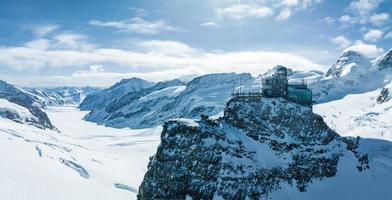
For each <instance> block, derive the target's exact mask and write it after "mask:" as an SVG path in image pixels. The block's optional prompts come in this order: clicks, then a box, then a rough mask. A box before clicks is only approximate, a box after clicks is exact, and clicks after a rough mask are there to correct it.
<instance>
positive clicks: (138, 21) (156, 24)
mask: <svg viewBox="0 0 392 200" xmlns="http://www.w3.org/2000/svg"><path fill="white" fill-rule="evenodd" d="M89 24H90V25H93V26H98V27H110V28H115V29H118V30H120V31H127V32H134V33H143V34H158V33H160V32H162V31H177V29H176V28H174V27H172V26H170V25H169V24H167V23H166V22H165V21H163V20H157V21H146V20H144V19H142V18H140V17H135V18H131V19H129V20H122V21H107V22H103V21H98V20H91V21H89Z"/></svg>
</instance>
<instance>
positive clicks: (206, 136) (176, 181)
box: [138, 97, 392, 199]
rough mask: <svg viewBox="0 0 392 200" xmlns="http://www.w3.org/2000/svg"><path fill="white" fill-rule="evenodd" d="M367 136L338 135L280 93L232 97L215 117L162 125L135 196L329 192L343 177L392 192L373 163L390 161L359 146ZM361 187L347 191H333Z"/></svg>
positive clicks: (324, 195)
mask: <svg viewBox="0 0 392 200" xmlns="http://www.w3.org/2000/svg"><path fill="white" fill-rule="evenodd" d="M367 143H368V142H367V141H364V140H362V139H359V138H344V137H340V136H339V135H338V134H337V133H336V132H334V131H333V130H331V129H330V128H329V127H328V126H327V125H326V124H325V123H324V121H323V119H322V117H320V116H318V115H316V114H314V113H313V112H312V109H311V108H310V107H304V106H301V105H298V104H296V103H293V102H290V101H287V100H285V99H281V98H259V97H255V98H249V97H247V98H244V97H236V98H234V99H231V100H230V101H229V102H228V103H227V105H226V108H225V111H224V116H223V117H221V118H219V119H217V120H214V119H209V118H208V117H207V116H202V119H201V120H199V121H190V120H183V119H177V120H170V121H167V122H166V123H165V124H164V126H163V131H162V134H161V144H160V146H159V147H158V149H157V153H156V155H155V156H153V157H151V159H150V163H149V165H148V171H147V173H146V174H145V177H144V180H143V183H142V184H141V186H140V188H139V194H138V198H139V199H328V198H332V199H333V198H334V197H335V196H334V195H336V194H334V193H333V192H334V190H335V189H337V188H339V187H343V185H345V184H347V185H349V184H352V185H354V187H355V188H361V187H364V188H366V185H369V184H377V189H374V191H373V190H372V191H369V190H368V191H367V192H368V193H369V194H371V195H373V196H374V195H376V193H379V192H384V193H383V194H382V195H384V197H385V195H387V196H388V195H389V196H392V192H391V191H390V190H389V189H388V187H387V186H385V185H382V184H381V183H383V182H385V180H387V179H386V178H388V177H389V178H390V177H391V175H389V174H388V173H386V172H380V171H372V167H377V168H379V167H380V166H382V167H385V168H386V169H392V168H391V166H389V165H388V164H385V163H384V164H383V163H381V164H380V163H377V162H375V163H372V162H373V160H372V157H373V155H374V154H373V153H372V154H370V156H369V155H368V154H367V151H364V150H363V149H369V148H368V147H367V146H369V145H368V144H367ZM383 145H385V144H383ZM388 145H390V144H388ZM381 146H382V145H380V148H381ZM391 147H392V146H389V148H390V149H389V150H388V149H387V150H385V149H384V150H385V151H387V152H391ZM384 150H380V149H378V150H377V151H384ZM372 151H373V150H372ZM384 154H385V153H384ZM377 155H382V154H380V153H377ZM369 157H370V159H369ZM386 160H387V162H390V161H392V159H391V156H387V158H386ZM372 164H373V165H374V166H372ZM373 173H376V175H374V174H373ZM378 173H384V174H382V175H380V174H378ZM370 176H381V177H383V176H384V177H383V178H380V179H379V180H376V179H373V178H371V177H370ZM356 180H358V181H359V182H356ZM331 183H332V184H331ZM347 187H348V188H351V187H352V186H347ZM372 188H373V187H372ZM368 193H365V192H363V191H359V192H357V193H356V194H351V193H350V191H349V190H348V191H346V192H345V191H341V194H339V195H337V196H336V197H342V198H341V199H344V198H345V197H357V196H358V197H368V196H369V195H368ZM376 196H377V195H376ZM358 199H362V198H358Z"/></svg>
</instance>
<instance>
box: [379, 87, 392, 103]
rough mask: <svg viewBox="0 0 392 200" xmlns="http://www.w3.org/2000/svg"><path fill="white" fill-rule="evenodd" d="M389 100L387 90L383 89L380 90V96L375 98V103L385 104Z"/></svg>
mask: <svg viewBox="0 0 392 200" xmlns="http://www.w3.org/2000/svg"><path fill="white" fill-rule="evenodd" d="M390 99H391V97H390V92H389V89H388V88H383V89H382V90H381V93H380V95H379V96H378V97H377V103H378V104H382V103H385V102H387V101H389V100H390Z"/></svg>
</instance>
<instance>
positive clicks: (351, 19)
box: [339, 15, 356, 23]
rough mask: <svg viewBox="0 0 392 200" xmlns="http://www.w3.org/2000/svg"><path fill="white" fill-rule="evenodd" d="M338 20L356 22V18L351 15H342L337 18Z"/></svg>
mask: <svg viewBox="0 0 392 200" xmlns="http://www.w3.org/2000/svg"><path fill="white" fill-rule="evenodd" d="M339 21H340V22H342V23H356V19H355V18H353V17H351V16H350V15H343V16H341V17H340V18H339Z"/></svg>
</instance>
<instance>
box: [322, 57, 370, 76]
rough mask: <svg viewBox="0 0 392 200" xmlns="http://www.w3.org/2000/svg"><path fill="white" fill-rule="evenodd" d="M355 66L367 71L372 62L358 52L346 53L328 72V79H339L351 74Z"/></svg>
mask: <svg viewBox="0 0 392 200" xmlns="http://www.w3.org/2000/svg"><path fill="white" fill-rule="evenodd" d="M354 66H357V67H359V68H362V69H367V68H369V66H371V63H370V60H369V59H368V58H367V57H366V56H364V55H362V54H361V53H358V52H356V51H352V50H349V51H345V52H344V53H343V55H342V56H340V57H339V59H338V60H337V62H336V63H335V64H334V65H333V66H332V67H331V68H330V69H329V70H328V71H327V73H326V76H327V77H333V78H338V77H340V76H343V75H346V74H349V73H350V72H351V70H352V69H353V67H354Z"/></svg>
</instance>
